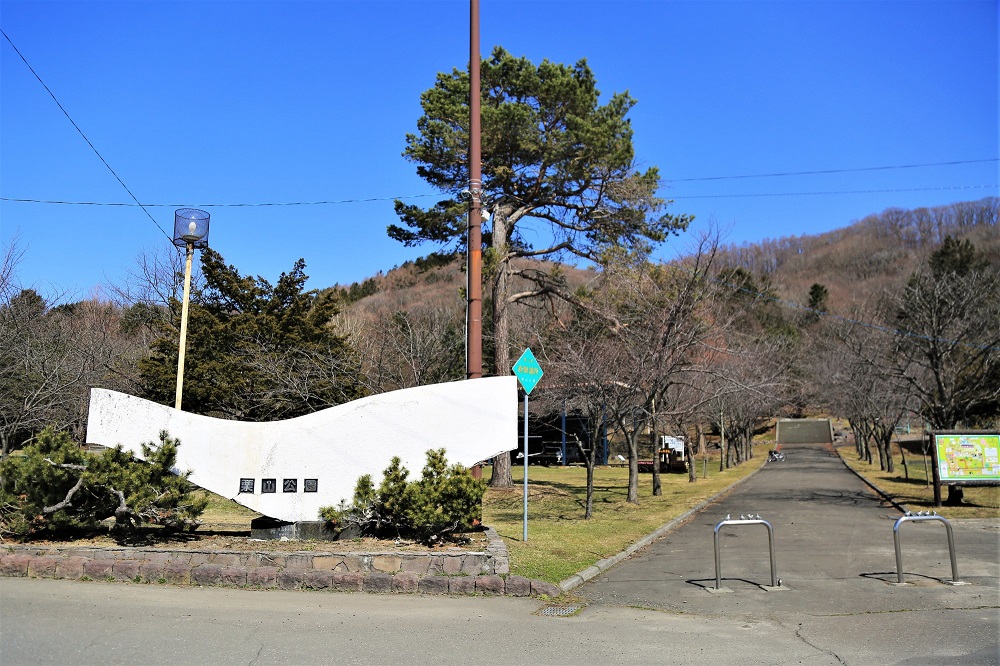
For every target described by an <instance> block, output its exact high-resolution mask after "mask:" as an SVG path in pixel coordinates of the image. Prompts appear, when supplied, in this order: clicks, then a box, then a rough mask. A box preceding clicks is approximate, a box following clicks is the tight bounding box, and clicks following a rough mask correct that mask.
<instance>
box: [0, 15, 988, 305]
mask: <svg viewBox="0 0 1000 666" xmlns="http://www.w3.org/2000/svg"><path fill="white" fill-rule="evenodd" d="M468 17H469V3H468V2H466V1H454V2H451V1H449V2H445V1H439V2H420V1H416V0H414V1H411V2H383V1H377V0H375V1H367V2H360V1H358V2H332V1H330V2H321V1H315V2H287V1H283V2H157V1H149V2H82V1H81V2H44V1H38V0H32V1H31V2H19V1H11V0H2V2H0V25H2V28H3V30H4V32H5V33H6V35H7V36H8V37H9V38H10V40H11V41H13V43H14V44H15V45H16V46H17V48H18V49H19V50H20V51H21V53H22V54H23V56H24V57H25V58H26V59H27V60H28V62H29V63H30V64H31V66H32V67H33V68H34V69H35V71H36V72H37V73H38V75H39V76H40V77H41V78H42V80H44V81H45V83H46V84H47V85H48V86H49V88H50V89H51V90H52V92H53V93H54V94H55V95H56V97H57V98H58V99H59V101H60V102H61V103H62V105H63V106H64V107H65V109H66V110H67V111H68V112H69V114H70V115H71V116H72V118H73V119H74V120H75V121H76V123H77V124H78V125H79V126H80V128H81V129H82V130H83V132H84V133H85V134H86V135H87V137H88V138H89V139H90V141H91V142H92V143H93V144H94V146H95V147H96V148H97V149H98V150H99V151H100V152H101V154H102V155H103V156H104V158H105V159H106V160H107V162H108V163H109V164H110V165H111V166H112V167H113V168H114V170H115V171H116V172H117V173H118V175H119V176H120V177H121V179H122V180H123V181H124V182H125V184H126V185H127V186H128V187H129V188H130V189H131V191H132V192H133V193H134V194H135V196H136V197H137V198H138V199H139V200H140V201H142V202H143V203H149V204H171V205H169V206H162V207H151V208H150V209H149V210H150V212H151V213H152V216H153V218H154V219H155V220H156V223H158V224H159V226H160V227H162V229H163V230H164V231H165V232H166V233H167V234H170V233H171V232H172V222H173V210H174V208H175V207H176V206H174V204H180V205H186V206H195V207H205V209H206V210H208V211H209V212H210V213H211V214H212V231H211V237H210V241H211V245H212V246H213V247H214V248H215V249H217V250H218V251H219V252H221V253H222V255H223V256H224V257H225V258H226V260H227V261H229V262H230V263H233V264H235V265H236V266H237V267H238V268H239V269H240V270H241V271H242V272H243V273H246V274H252V275H258V274H259V275H262V276H264V277H266V278H268V279H270V280H274V279H275V278H277V276H278V274H279V273H280V272H282V271H284V270H287V269H289V268H290V267H291V265H292V263H293V262H294V261H295V260H296V259H297V258H299V257H304V258H305V260H306V262H307V273H309V275H310V276H312V279H311V280H310V283H309V286H311V287H324V286H329V285H332V284H335V283H340V284H349V283H350V282H353V281H356V280H361V279H363V278H365V277H368V276H371V275H374V274H375V273H377V272H378V271H379V270H383V269H388V268H391V267H392V266H394V265H397V264H400V263H402V262H404V261H406V260H407V259H413V258H415V257H417V256H420V255H422V254H426V253H428V252H430V251H431V250H433V249H435V248H433V247H424V248H416V249H414V248H404V247H402V246H401V245H399V244H397V243H395V242H394V241H392V240H390V239H389V238H388V237H387V236H386V234H385V228H386V225H387V224H389V223H392V222H394V221H396V220H395V216H394V213H393V208H392V201H391V199H392V198H393V197H404V196H413V195H428V194H433V190H431V189H430V188H429V186H427V185H426V184H424V183H423V181H421V180H420V179H419V178H418V177H417V176H416V173H415V168H414V165H412V164H410V163H408V162H407V161H405V160H404V159H403V158H402V157H401V152H402V150H403V148H404V145H405V144H404V137H405V135H406V133H407V132H413V131H415V129H416V121H417V118H418V117H419V116H420V107H419V95H420V93H421V92H422V91H424V90H426V89H427V88H429V87H430V86H432V85H433V82H434V76H435V74H436V73H437V72H439V71H448V70H450V69H452V68H453V67H464V66H465V64H466V62H467V59H468V52H469V47H468V23H469V18H468ZM997 33H998V3H997V2H996V1H988V2H973V1H963V0H950V1H947V2H902V1H900V2H866V1H854V2H651V1H650V2H628V1H624V2H623V1H616V2H611V1H606V2H569V1H564V2H559V1H548V2H546V1H534V2H506V1H500V0H482V32H481V34H482V51H483V54H484V55H485V54H487V53H488V52H489V50H490V49H491V48H492V46H493V45H502V46H504V47H505V48H507V49H508V50H509V51H511V52H512V53H514V54H515V55H524V56H527V57H529V58H530V59H532V60H533V61H535V62H538V61H540V60H542V59H543V58H547V59H549V60H552V61H555V62H562V63H572V62H575V61H576V60H578V59H580V58H584V57H585V58H587V59H588V62H589V64H590V66H591V67H592V69H593V70H594V72H595V75H596V77H597V81H598V85H599V88H600V89H601V90H602V91H603V93H605V95H608V94H610V93H612V92H615V91H622V90H626V89H627V90H629V91H630V92H631V94H632V96H633V97H635V98H636V99H637V100H638V104H637V106H636V107H635V109H634V110H633V111H632V113H631V116H630V117H631V118H632V123H633V126H634V128H635V144H636V152H637V157H638V159H639V160H640V161H641V162H642V163H643V164H645V165H656V166H658V167H659V168H660V171H661V174H662V175H663V177H664V188H663V192H662V193H663V195H664V196H666V197H669V198H673V199H674V200H675V204H674V205H673V210H674V211H675V212H678V213H682V212H683V213H692V214H694V215H696V216H697V219H698V225H703V224H705V223H707V222H708V221H711V220H715V221H716V222H717V223H718V224H719V225H721V226H722V227H723V228H725V229H727V230H728V235H727V238H726V240H727V241H728V242H732V243H742V242H747V241H756V240H761V239H764V238H778V237H782V236H790V235H801V234H811V233H818V232H823V231H827V230H830V229H834V228H837V227H842V226H845V225H847V224H850V223H851V222H852V221H855V220H857V219H860V218H862V217H864V216H865V215H867V214H869V213H876V212H880V211H882V210H884V209H886V208H889V207H903V208H915V207H919V206H934V205H941V204H947V203H951V202H954V201H963V200H973V199H979V198H981V197H985V196H996V195H997V194H998V193H1000V190H998V181H1000V178H998V163H997V162H996V161H995V160H996V158H997V157H998V154H1000V150H998V142H1000V139H998V118H1000V111H998V44H997ZM0 58H2V59H0V66H2V87H0V93H2V98H0V103H2V109H0V123H2V126H0V132H2V136H0V179H2V180H0V196H2V197H5V198H7V199H38V200H58V201H70V202H121V203H130V202H131V198H130V197H129V196H128V194H127V193H126V191H125V190H124V189H123V188H122V186H121V185H120V184H119V183H118V182H117V181H116V180H115V178H114V177H113V176H112V174H111V173H110V172H109V171H108V170H107V169H106V168H105V166H104V165H103V164H102V163H101V162H100V161H99V159H98V158H97V156H96V155H95V154H94V153H93V151H92V150H91V149H90V147H89V146H88V145H87V144H86V143H85V141H84V140H83V139H82V138H81V136H80V135H79V134H78V133H77V131H76V130H75V129H74V128H73V126H72V125H71V124H70V122H69V121H68V120H67V119H66V117H65V116H64V115H63V113H62V111H60V110H59V108H58V107H57V106H56V104H55V103H54V102H53V100H52V99H51V97H50V96H49V94H48V93H47V92H46V91H45V89H44V88H43V87H42V86H41V84H39V82H38V81H37V80H36V79H35V77H34V76H33V75H32V73H31V72H30V71H29V70H28V68H27V67H26V66H25V64H24V63H23V62H22V60H21V59H20V57H18V55H17V54H16V53H15V51H14V49H13V48H12V47H11V45H10V43H8V42H7V40H6V39H4V40H2V42H0ZM972 160H993V161H985V162H979V163H975V164H964V165H953V166H937V167H918V168H906V169H887V170H877V171H851V172H846V173H836V174H824V175H796V176H782V177H770V178H746V179H723V180H697V179H706V178H716V177H722V176H742V175H757V174H771V173H788V172H801V171H818V170H843V169H864V168H870V167H886V166H908V165H920V164H928V163H940V162H956V161H972ZM691 179H696V180H691ZM982 186H987V187H982ZM861 192H865V193H861ZM803 193H808V194H803ZM357 199H377V201H370V202H364V203H340V204H335V205H322V206H289V207H214V206H213V207H208V205H209V204H235V203H275V202H309V201H340V200H357ZM414 201H418V202H419V201H426V202H427V203H428V204H430V203H431V202H433V201H435V199H434V197H426V198H424V199H414ZM0 225H2V233H0V239H2V243H3V244H4V246H6V245H7V244H8V243H9V242H10V239H11V238H12V237H13V236H15V235H19V238H20V246H21V247H22V249H24V250H26V253H25V257H24V260H23V262H22V264H21V266H20V271H19V278H20V280H21V282H22V283H24V284H25V285H29V286H35V287H36V288H38V289H39V290H40V291H43V292H52V291H53V290H60V291H64V290H68V291H69V292H70V294H71V295H72V296H75V297H76V298H84V297H87V296H89V295H91V294H93V293H95V291H94V290H95V289H97V288H99V287H100V285H101V284H102V283H106V282H112V283H113V282H116V281H118V280H120V279H121V276H122V274H123V272H124V271H125V270H126V269H127V268H128V267H129V266H130V265H132V264H133V263H134V261H135V258H136V256H137V255H138V254H139V253H141V252H143V251H148V250H151V249H153V248H155V247H156V246H158V245H159V246H163V245H166V244H167V243H168V240H167V238H166V237H165V236H164V233H163V232H161V231H160V229H158V228H157V226H156V224H154V222H153V221H152V220H151V219H150V218H149V217H147V215H146V214H145V213H144V212H143V211H142V210H141V209H139V208H137V207H109V206H84V205H57V204H42V203H21V202H12V201H0ZM685 242H686V241H684V240H683V239H681V240H679V241H675V242H673V244H672V246H671V248H667V249H665V250H664V253H665V254H669V253H671V252H674V251H676V249H675V248H678V247H682V246H683V245H684V244H685Z"/></svg>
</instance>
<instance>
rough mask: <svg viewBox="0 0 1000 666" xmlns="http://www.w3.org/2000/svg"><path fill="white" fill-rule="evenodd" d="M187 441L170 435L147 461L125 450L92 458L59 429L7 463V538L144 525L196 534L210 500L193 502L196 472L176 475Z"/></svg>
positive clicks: (0, 523)
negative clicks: (108, 522)
mask: <svg viewBox="0 0 1000 666" xmlns="http://www.w3.org/2000/svg"><path fill="white" fill-rule="evenodd" d="M179 445H180V442H179V441H178V440H177V439H174V438H171V437H170V436H169V435H168V434H167V432H166V431H164V432H161V433H160V441H159V443H156V444H154V443H152V442H149V443H144V444H143V445H142V451H143V455H144V456H145V458H146V461H145V462H143V461H141V460H137V459H136V458H134V457H133V456H132V454H131V453H128V452H127V451H125V450H124V449H123V448H122V447H121V446H120V445H119V446H117V447H115V448H113V449H108V450H107V451H105V452H103V453H102V454H92V453H87V452H86V451H84V450H83V449H81V448H80V446H79V445H78V444H77V443H76V442H74V441H73V439H72V438H71V437H70V436H69V435H68V434H67V433H65V432H57V431H55V430H53V429H51V428H49V429H46V430H44V431H42V433H41V434H39V436H38V438H37V439H36V440H35V441H34V442H32V443H30V444H28V445H27V446H25V447H24V449H23V450H22V451H21V454H20V455H11V456H7V458H5V459H4V460H3V461H2V462H0V534H2V535H5V536H12V537H14V538H17V539H26V538H31V537H38V536H50V535H55V534H61V533H67V532H83V533H89V532H96V531H98V530H100V529H103V521H106V520H109V519H112V518H113V519H114V523H113V524H112V531H113V532H115V533H117V534H119V535H122V536H128V535H129V534H130V533H133V532H135V531H136V530H137V529H138V528H139V527H140V526H141V525H143V524H156V525H161V526H163V527H165V528H167V529H171V530H181V529H185V528H187V529H193V528H195V527H197V526H198V525H199V522H198V520H197V518H198V516H199V515H200V514H201V512H202V511H203V510H204V508H205V504H206V500H205V499H203V498H197V497H195V496H193V495H192V490H193V486H192V485H191V484H190V483H189V482H188V480H187V477H188V476H189V474H190V473H185V474H181V475H176V474H174V473H173V472H172V471H171V470H172V469H173V468H174V467H175V465H176V463H177V447H178V446H179Z"/></svg>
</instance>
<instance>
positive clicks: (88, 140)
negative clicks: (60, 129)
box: [0, 29, 173, 242]
mask: <svg viewBox="0 0 1000 666" xmlns="http://www.w3.org/2000/svg"><path fill="white" fill-rule="evenodd" d="M0 33H2V34H3V36H4V39H6V40H7V43H8V44H10V46H11V48H12V49H14V52H15V53H16V54H17V55H18V57H19V58H20V59H21V60H22V61H23V62H24V64H25V66H26V67H27V68H28V70H30V71H31V73H32V74H33V75H34V76H35V78H36V79H38V82H39V83H41V84H42V87H43V88H45V92H47V93H48V94H49V96H50V97H51V98H52V101H54V102H55V103H56V106H58V107H59V110H60V111H62V112H63V115H64V116H66V119H67V120H69V122H70V124H71V125H73V127H74V128H75V129H76V131H77V132H79V133H80V136H82V137H83V140H84V141H86V142H87V145H88V146H90V149H91V150H93V151H94V154H95V155H97V158H98V159H99V160H101V163H102V164H104V166H106V167H107V168H108V171H110V172H111V175H112V176H114V177H115V180H117V181H118V183H119V184H120V185H121V186H122V187H123V188H124V189H125V191H126V192H128V195H129V196H130V197H132V200H133V201H135V204H136V205H138V206H139V207H140V208H142V211H143V212H144V213H146V217H148V218H149V219H150V220H151V221H152V222H153V224H154V225H156V228H157V229H159V230H160V233H161V234H163V235H164V236H166V238H167V240H169V241H171V242H173V238H171V236H170V234H168V233H167V232H166V231H164V229H163V227H161V226H160V223H159V222H157V221H156V218H154V217H153V216H152V215H151V214H150V212H149V211H148V210H146V207H145V206H143V205H142V203H140V202H139V199H138V198H137V197H136V196H135V194H133V193H132V190H130V189H129V187H128V185H126V184H125V181H123V180H122V179H121V177H120V176H119V175H118V174H117V172H115V170H114V169H112V168H111V165H110V164H108V161H107V160H106V159H104V156H103V155H101V152H100V151H99V150H97V147H96V146H94V144H93V143H92V142H91V140H90V139H89V138H87V135H86V134H84V132H83V130H82V129H80V126H79V125H77V124H76V121H75V120H73V117H72V116H71V115H69V111H67V110H66V108H65V107H64V106H63V105H62V103H61V102H60V101H59V98H58V97H56V95H55V93H54V92H52V89H51V88H49V87H48V85H46V83H45V81H43V80H42V77H41V76H39V75H38V72H36V71H35V68H34V67H32V66H31V63H29V62H28V59H27V58H25V57H24V54H22V53H21V51H20V49H18V48H17V46H16V45H15V44H14V42H13V41H12V40H11V38H10V37H9V36H8V35H7V33H6V32H4V31H3V29H0Z"/></svg>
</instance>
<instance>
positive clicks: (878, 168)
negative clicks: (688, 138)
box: [669, 157, 1000, 183]
mask: <svg viewBox="0 0 1000 666" xmlns="http://www.w3.org/2000/svg"><path fill="white" fill-rule="evenodd" d="M984 162H1000V157H990V158H988V159H984V160H952V161H950V162H924V163H922V164H892V165H888V166H874V167H851V168H847V169H817V170H813V171H779V172H777V173H757V174H748V175H742V176H704V177H701V178H670V179H669V180H670V181H671V182H674V183H694V182H700V181H706V180H738V179H742V178H777V177H779V176H814V175H817V174H831V173H856V172H862V171H888V170H891V169H918V168H922V167H935V166H954V165H957V164H982V163H984Z"/></svg>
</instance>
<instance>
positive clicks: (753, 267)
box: [333, 197, 1000, 317]
mask: <svg viewBox="0 0 1000 666" xmlns="http://www.w3.org/2000/svg"><path fill="white" fill-rule="evenodd" d="M998 217H1000V198H997V197H987V198H985V199H981V200H978V201H969V202H959V203H954V204H950V205H948V206H940V207H935V208H918V209H915V210H903V209H899V208H890V209H887V210H885V211H882V212H881V213H873V214H871V215H868V216H866V217H865V218H863V219H861V220H858V221H856V222H854V223H852V224H850V225H848V226H846V227H843V228H841V229H836V230H834V231H831V232H828V233H824V234H817V235H801V236H789V237H784V238H779V239H769V240H764V241H761V242H758V243H745V244H742V245H739V246H736V245H729V246H724V247H723V248H721V262H720V264H721V265H722V266H731V267H737V266H738V267H742V268H745V269H746V270H748V271H750V272H751V273H753V274H754V275H756V276H758V277H764V276H766V277H768V278H770V283H771V285H772V287H773V288H774V289H775V292H776V293H777V295H778V296H779V298H781V299H782V300H787V301H790V302H793V303H799V304H805V303H806V302H807V300H808V294H809V289H810V287H811V286H812V285H813V284H815V283H819V284H822V285H824V286H825V287H826V288H827V290H828V292H829V300H828V305H829V309H830V311H831V312H844V311H846V310H848V309H849V308H850V306H851V305H852V304H853V303H856V302H860V301H863V300H865V299H867V298H871V297H874V296H875V295H877V294H878V293H880V292H881V291H882V290H884V289H887V288H893V287H895V286H898V285H899V284H901V283H902V282H905V281H906V279H907V278H908V277H909V276H910V274H911V273H913V271H915V270H916V269H917V268H918V267H919V265H920V264H921V263H923V262H924V261H925V260H926V258H927V256H928V255H929V254H930V252H932V251H933V250H934V248H935V247H936V246H937V245H938V244H939V243H940V242H941V240H942V239H944V237H945V236H947V235H952V236H956V237H958V238H967V239H969V240H970V241H972V242H973V243H974V244H975V245H976V247H977V248H979V249H980V250H983V251H985V252H987V254H988V255H989V256H993V257H996V258H997V260H998V261H1000V225H998ZM564 270H565V272H566V275H567V279H568V281H569V283H570V284H571V285H573V286H577V285H580V284H586V283H588V282H589V281H591V280H593V279H594V277H595V276H596V272H595V271H593V270H581V269H576V268H572V267H564ZM465 284H466V277H465V272H464V264H463V258H462V257H460V256H455V257H442V256H438V255H432V256H431V257H428V258H427V259H424V260H418V261H416V262H407V263H405V264H403V265H402V266H399V267H397V268H393V269H392V270H390V271H388V272H386V273H380V274H378V275H376V276H373V277H371V278H368V279H367V280H364V281H363V282H360V283H354V284H352V285H348V286H342V285H336V286H335V287H333V289H335V290H337V291H338V292H339V293H340V294H341V296H342V298H343V299H344V301H345V303H347V304H348V307H347V310H348V311H349V312H351V313H353V314H355V315H359V316H368V317H372V316H375V315H377V314H379V313H392V312H399V311H408V310H410V309H411V308H414V307H417V306H421V307H441V308H444V309H452V308H455V309H458V310H462V309H464V300H463V293H464V289H465ZM484 296H488V294H485V293H484Z"/></svg>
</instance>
